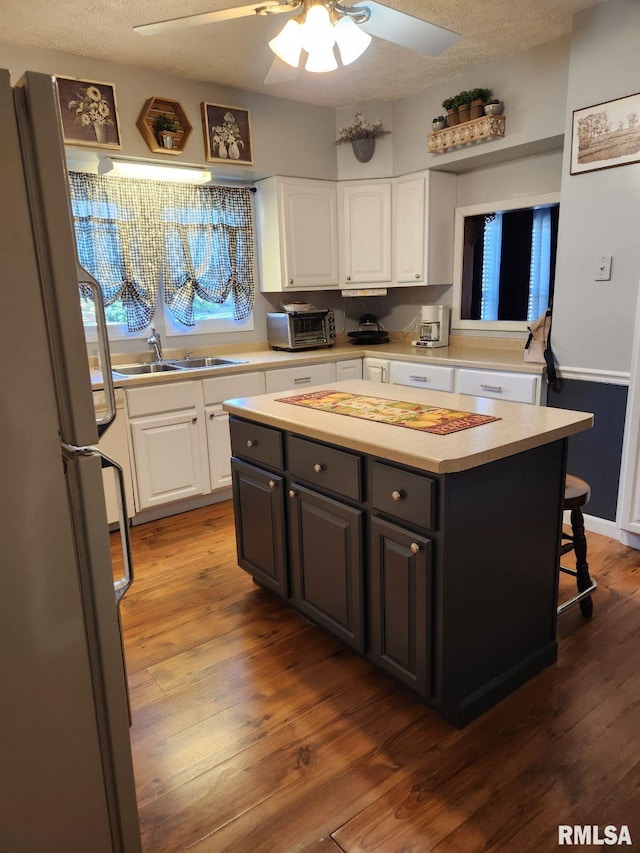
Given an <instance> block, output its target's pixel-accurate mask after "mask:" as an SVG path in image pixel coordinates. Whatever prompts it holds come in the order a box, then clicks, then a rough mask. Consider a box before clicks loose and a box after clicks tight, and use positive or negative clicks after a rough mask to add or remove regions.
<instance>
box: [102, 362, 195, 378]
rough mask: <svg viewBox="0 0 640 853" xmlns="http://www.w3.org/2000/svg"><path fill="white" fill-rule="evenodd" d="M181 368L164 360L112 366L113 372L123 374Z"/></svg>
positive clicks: (138, 374)
mask: <svg viewBox="0 0 640 853" xmlns="http://www.w3.org/2000/svg"><path fill="white" fill-rule="evenodd" d="M179 369H180V368H178V367H176V366H175V365H173V364H167V363H166V362H164V361H162V362H152V363H145V364H118V365H116V366H115V367H112V368H111V372H112V373H119V374H120V375H121V376H141V375H143V374H145V373H164V372H166V371H168V370H179Z"/></svg>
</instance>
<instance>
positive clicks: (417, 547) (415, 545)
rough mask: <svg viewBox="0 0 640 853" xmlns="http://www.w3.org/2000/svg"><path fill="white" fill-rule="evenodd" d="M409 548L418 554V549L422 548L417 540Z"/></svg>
mask: <svg viewBox="0 0 640 853" xmlns="http://www.w3.org/2000/svg"><path fill="white" fill-rule="evenodd" d="M409 548H410V550H411V553H412V554H417V553H418V551H419V550H420V546H419V545H418V543H417V542H412V543H411V545H409Z"/></svg>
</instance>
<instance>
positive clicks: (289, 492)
mask: <svg viewBox="0 0 640 853" xmlns="http://www.w3.org/2000/svg"><path fill="white" fill-rule="evenodd" d="M287 494H288V495H289V497H290V498H295V496H296V493H295V491H294V490H293V489H289V491H288V492H287Z"/></svg>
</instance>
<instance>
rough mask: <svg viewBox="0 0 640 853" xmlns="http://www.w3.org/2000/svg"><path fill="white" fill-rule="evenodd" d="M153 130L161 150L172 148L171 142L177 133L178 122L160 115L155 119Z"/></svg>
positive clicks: (163, 114)
mask: <svg viewBox="0 0 640 853" xmlns="http://www.w3.org/2000/svg"><path fill="white" fill-rule="evenodd" d="M153 129H154V130H155V132H156V136H157V138H158V142H159V143H160V145H162V147H163V148H173V140H174V138H175V136H176V134H177V133H178V122H177V121H176V120H175V119H173V118H171V116H168V115H167V114H166V113H162V115H159V116H158V117H157V118H156V120H155V122H154V124H153Z"/></svg>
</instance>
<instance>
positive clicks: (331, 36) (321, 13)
mask: <svg viewBox="0 0 640 853" xmlns="http://www.w3.org/2000/svg"><path fill="white" fill-rule="evenodd" d="M335 43H336V35H335V32H334V29H333V24H332V23H331V18H330V17H329V12H328V10H327V8H326V6H325V5H324V4H322V3H315V4H314V5H313V6H310V7H309V8H308V9H307V11H306V14H305V17H304V24H303V25H302V47H303V48H304V50H306V51H307V53H309V54H313V53H315V52H316V51H323V52H324V51H325V50H327V49H329V50H331V48H332V47H333V46H334V44H335Z"/></svg>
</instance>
